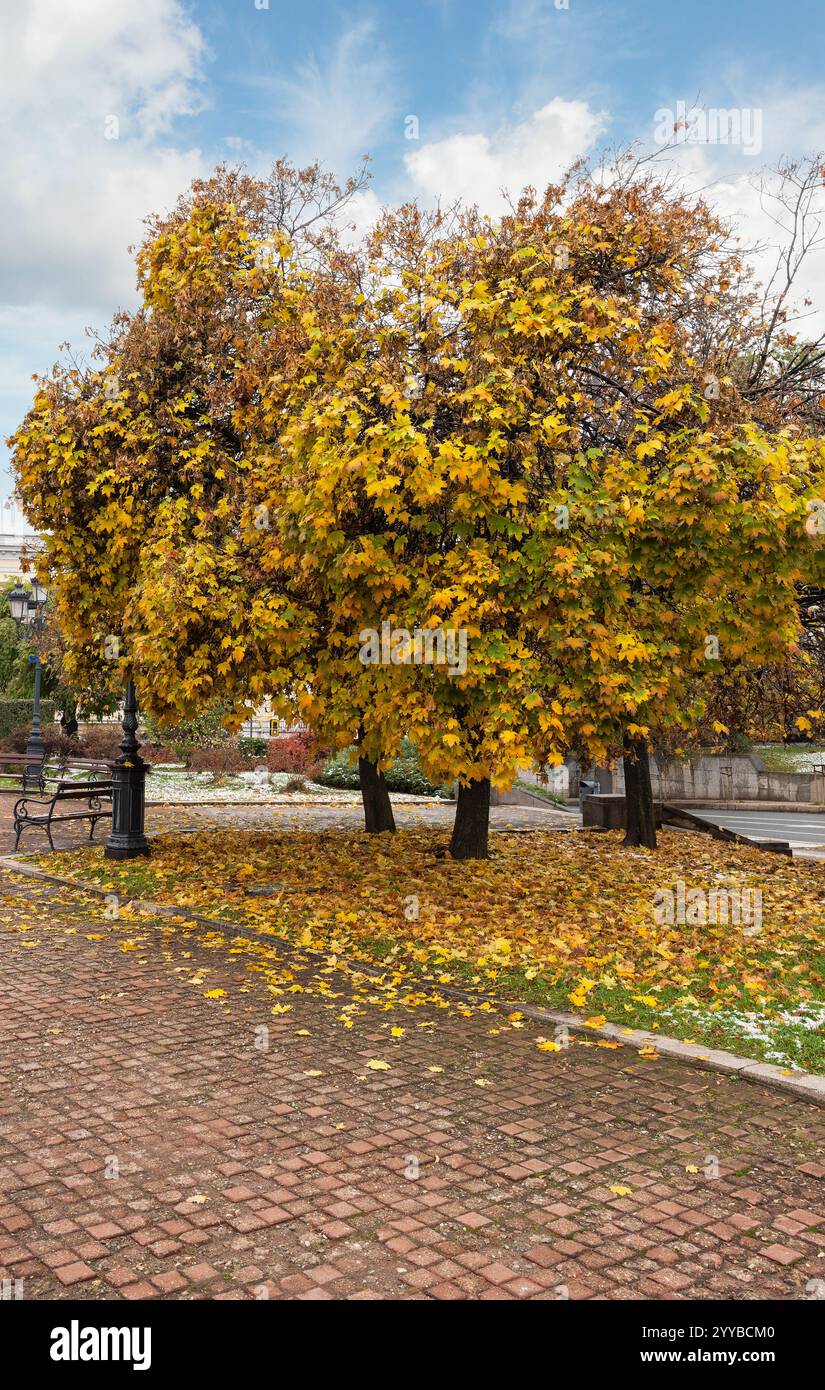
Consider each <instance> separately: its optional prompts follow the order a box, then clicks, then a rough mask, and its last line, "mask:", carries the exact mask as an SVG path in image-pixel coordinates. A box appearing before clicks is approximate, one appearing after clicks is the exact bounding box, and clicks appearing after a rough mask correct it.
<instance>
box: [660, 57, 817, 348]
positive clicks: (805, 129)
mask: <svg viewBox="0 0 825 1390" xmlns="http://www.w3.org/2000/svg"><path fill="white" fill-rule="evenodd" d="M686 104H687V106H688V108H690V107H692V106H694V105H695V106H696V107H697V109H698V108H700V107H703V108H708V109H713V108H714V107H715V108H716V109H724V110H730V109H738V110H739V111H745V110H748V111H750V112H753V113H756V115H757V116H758V122H759V130H760V133H761V136H762V144H761V150H760V151H759V153H758V155H755V154H748V153H747V150H746V147H745V146H744V145H737V144H715V143H701V144H698V143H697V144H692V143H688V144H679V145H677V146H676V147H675V148H674V149H673V150H668V151H665V152H663V155H662V160H663V162H664V163H666V164H669V165H670V166H671V167H672V168H673V170H674V171H675V172H676V173H677V174H678V175H679V176H680V178H681V180H682V184H683V186H684V187H685V188H686V189H690V190H696V191H700V192H701V193H702V195H703V197H704V198H705V200H706V201H707V202H708V204H709V205H710V206H711V207H712V208H713V209H714V211H715V212H716V213H718V215H719V216H720V217H722V218H723V219H725V220H727V221H729V222H730V223H731V224H732V225H733V226H734V228H735V230H736V232H737V233H738V236H739V240H740V246H741V249H742V250H743V251H744V252H745V253H746V255H747V257H748V259H749V261H750V263H751V265H752V266H753V268H754V270H755V272H756V275H757V277H758V278H759V279H760V280H762V281H763V282H764V280H766V279H767V278H768V277H769V276H770V274H771V272H772V271H773V268H774V266H775V264H776V257H777V252H778V249H779V247H780V246H781V245H787V243H788V235H789V232H790V229H791V218H790V216H789V215H788V213H787V212H782V210H781V209H779V208H778V207H777V205H776V204H775V203H773V202H771V200H770V199H769V198H766V197H765V196H764V194H763V192H762V191H761V189H760V184H761V183H762V182H763V180H764V182H765V183H766V185H767V186H768V187H770V185H771V183H772V179H771V175H770V171H771V169H773V168H775V166H776V165H777V164H778V163H779V162H780V161H781V160H783V159H786V158H794V157H799V156H801V155H804V154H806V153H808V154H813V153H815V152H818V151H823V150H825V88H815V89H813V88H807V89H800V90H797V91H788V90H785V89H780V88H777V87H773V88H771V89H769V90H768V91H767V92H765V91H763V92H759V91H758V89H756V88H755V87H754V86H750V85H749V84H747V83H746V82H744V81H742V80H741V79H740V80H739V81H738V82H737V83H736V84H732V85H731V87H730V88H729V89H728V88H726V89H724V90H723V95H722V96H721V97H720V98H719V99H717V98H716V97H715V95H714V98H713V99H711V95H710V93H709V92H708V93H706V94H704V95H703V99H702V101H701V102H691V101H688V102H687V103H686ZM674 107H675V103H674ZM742 124H743V129H744V128H745V126H746V123H745V122H743V123H742ZM751 128H753V121H752V119H751ZM711 129H712V126H711ZM652 130H653V120H652V119H651V132H652ZM644 134H645V136H648V135H649V132H644ZM816 201H817V203H818V215H819V217H820V218H821V221H822V230H823V232H824V233H825V192H822V193H821V194H820V196H819V198H818V200H816ZM777 215H778V216H779V218H780V221H781V222H782V223H783V224H784V229H783V227H780V226H777V224H776V222H775V221H774V220H773V219H774V217H776V216H777ZM806 297H808V298H809V299H810V300H811V301H812V305H811V307H810V308H806V307H805V305H804V299H805V298H806ZM791 303H792V306H795V307H796V309H797V310H798V311H799V313H800V314H801V315H803V316H804V317H803V318H802V319H801V320H800V321H799V322H798V323H797V324H796V325H795V329H796V331H798V332H800V333H802V334H803V335H805V336H807V335H817V334H819V333H822V332H824V331H825V247H820V248H814V250H813V251H812V252H811V254H810V255H809V256H808V257H807V259H806V261H805V262H804V264H803V267H802V269H801V271H800V274H799V277H798V279H797V282H796V284H795V288H794V292H793V297H792V301H791Z"/></svg>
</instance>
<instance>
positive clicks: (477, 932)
mask: <svg viewBox="0 0 825 1390" xmlns="http://www.w3.org/2000/svg"><path fill="white" fill-rule="evenodd" d="M491 846H492V855H491V858H490V859H489V860H488V861H486V862H474V863H467V864H456V863H455V862H453V861H452V860H450V859H449V858H446V857H444V835H443V832H442V831H438V830H417V829H416V830H402V831H400V832H399V833H398V834H397V835H396V836H394V837H390V836H382V837H380V839H379V838H376V837H371V836H367V835H364V834H360V833H357V832H354V831H348V830H340V831H325V832H323V833H319V832H317V831H289V832H287V833H285V834H282V835H281V834H277V833H276V834H273V833H260V834H256V833H245V834H244V833H239V832H237V831H233V832H231V833H229V832H221V831H208V832H204V833H201V834H190V835H177V836H176V835H168V836H162V837H160V838H159V839H156V840H154V841H153V844H152V857H151V859H150V860H149V861H131V862H127V863H123V864H118V863H112V862H110V861H105V860H103V858H102V856H101V851H100V849H99V848H95V847H93V848H91V849H83V850H73V851H67V852H65V853H64V854H62V855H61V856H60V865H61V871H64V872H67V873H68V874H70V875H74V876H77V877H79V878H83V879H86V880H88V881H93V882H96V883H98V884H100V885H103V886H105V887H106V888H107V889H109V890H110V891H111V892H113V893H116V894H118V895H119V896H120V897H121V898H124V897H127V896H130V895H135V896H140V897H145V898H153V899H155V900H157V901H160V902H165V903H172V904H176V905H178V906H180V907H181V908H183V909H189V910H190V911H198V912H202V913H204V914H206V915H208V916H212V917H222V918H228V919H232V920H235V921H238V922H242V923H244V924H245V925H246V926H248V927H252V928H256V929H261V930H263V931H264V932H266V933H267V934H268V933H274V934H276V935H277V936H279V937H284V938H286V939H288V940H291V941H293V942H295V943H296V944H298V945H300V947H301V948H303V949H317V950H319V951H321V952H324V953H327V954H331V955H333V956H344V957H348V958H350V959H353V960H360V961H378V962H381V963H382V964H383V965H384V966H386V967H387V968H388V969H392V970H393V971H394V972H397V973H398V974H399V977H400V978H405V977H408V978H409V979H410V981H411V982H412V981H413V980H418V981H421V980H422V979H426V980H427V981H429V982H430V983H432V984H434V985H436V986H449V985H453V986H465V985H469V986H471V987H472V988H473V990H474V991H478V990H482V991H485V992H490V993H493V994H495V995H497V996H499V997H504V998H516V997H518V998H527V999H531V1000H533V1001H537V1002H541V1003H546V1004H549V1005H553V1006H556V1007H563V1008H566V1009H570V1008H572V1009H574V1010H576V1011H577V1012H581V1013H583V1014H584V1015H585V1016H586V1017H587V1018H588V1019H591V1018H592V1019H594V1020H597V1021H599V1022H600V1021H602V1018H606V1019H607V1020H608V1021H610V1022H613V1023H618V1024H625V1025H628V1026H640V1027H645V1028H654V1029H656V1028H659V1029H660V1030H661V1032H662V1033H663V1034H670V1035H675V1036H677V1037H680V1038H683V1039H693V1040H696V1041H697V1042H705V1043H708V1044H713V1045H716V1046H725V1047H728V1048H730V1049H731V1050H733V1051H737V1052H739V1053H742V1054H746V1055H750V1056H754V1057H761V1058H765V1059H767V1060H770V1061H776V1062H780V1063H784V1064H787V1065H797V1066H801V1067H805V1068H807V1069H810V1070H814V1071H822V1072H825V987H824V977H825V969H823V966H825V899H824V898H823V876H822V875H823V870H822V867H821V866H820V865H819V864H818V863H816V862H806V861H799V860H796V861H794V860H789V859H786V858H783V857H781V856H772V855H767V854H763V853H760V852H759V851H757V850H749V849H745V848H741V847H739V846H731V845H726V844H724V843H721V842H717V841H713V840H710V839H709V838H706V837H704V836H698V835H697V836H694V835H686V834H680V833H677V832H665V833H664V834H663V835H662V837H661V847H660V850H659V851H658V852H657V853H656V854H649V853H647V852H646V851H642V850H639V851H631V850H625V849H622V848H621V846H620V843H619V836H618V835H596V834H587V833H580V834H570V833H553V832H549V831H548V832H542V831H537V832H532V833H527V834H525V833H519V834H493V835H492V837H491ZM39 862H41V863H42V865H43V866H44V867H47V868H48V869H50V870H51V871H54V869H55V868H56V864H55V859H54V858H52V857H50V856H49V857H46V856H43V857H42V858H41V860H40V861H39ZM679 880H681V881H682V882H683V883H684V885H685V890H686V891H687V892H689V890H691V889H694V888H699V889H702V890H704V892H706V893H708V892H710V890H712V889H716V890H717V891H718V890H720V889H726V890H728V891H729V892H734V893H740V894H741V893H742V891H743V890H744V889H746V888H748V889H751V890H759V891H761V893H762V922H761V927H760V928H759V930H758V931H757V932H756V933H755V934H749V932H748V931H746V930H745V929H744V927H743V925H735V924H732V923H719V924H712V923H711V924H701V923H700V922H696V923H690V922H681V923H680V922H678V921H676V922H673V923H672V924H668V923H666V922H657V920H656V916H655V912H654V909H655V907H656V905H657V902H659V901H660V900H659V899H657V897H656V894H657V892H659V893H660V892H661V891H662V890H665V889H672V890H673V891H674V893H675V892H676V887H677V883H678V882H679ZM660 915H661V914H660ZM750 930H751V931H752V930H753V929H752V927H751V928H750Z"/></svg>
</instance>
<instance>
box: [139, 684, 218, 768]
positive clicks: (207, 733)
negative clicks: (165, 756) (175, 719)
mask: <svg viewBox="0 0 825 1390" xmlns="http://www.w3.org/2000/svg"><path fill="white" fill-rule="evenodd" d="M227 709H228V707H227V706H226V705H224V704H223V703H222V702H221V701H219V700H216V701H215V703H214V704H212V705H208V706H207V707H206V708H205V709H204V711H203V713H202V714H199V715H197V716H196V718H194V719H184V720H182V721H181V723H180V724H175V725H174V727H172V728H162V727H161V725H160V724H158V723H157V721H156V720H154V719H153V718H152V717H151V716H150V715H147V716H146V718H145V720H144V724H145V728H146V734H147V737H148V739H149V741H150V742H151V743H161V744H163V743H165V744H166V746H167V747H171V748H173V749H174V751H175V754H176V757H177V759H178V760H179V761H180V762H185V763H186V764H187V766H188V765H189V758H190V754H191V753H192V750H193V749H194V748H216V747H222V746H223V745H224V744H227V743H234V745H235V751H236V753H237V743H236V742H235V740H234V738H233V735H232V734H230V732H229V730H228V729H225V728H224V726H223V722H222V721H223V716H224V714H225V713H226V712H227Z"/></svg>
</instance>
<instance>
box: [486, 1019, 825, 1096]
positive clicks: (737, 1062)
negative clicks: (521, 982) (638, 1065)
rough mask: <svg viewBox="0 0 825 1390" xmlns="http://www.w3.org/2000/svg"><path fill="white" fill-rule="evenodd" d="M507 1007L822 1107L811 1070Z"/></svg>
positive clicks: (818, 1081)
mask: <svg viewBox="0 0 825 1390" xmlns="http://www.w3.org/2000/svg"><path fill="white" fill-rule="evenodd" d="M509 1007H511V1008H513V1009H518V1010H519V1011H520V1012H521V1013H523V1014H524V1015H525V1016H526V1017H527V1018H534V1019H536V1020H538V1021H539V1022H543V1023H553V1024H556V1025H559V1024H562V1025H564V1026H565V1027H567V1028H570V1029H572V1030H573V1031H574V1032H576V1033H587V1034H589V1035H590V1036H591V1037H594V1038H604V1039H605V1040H608V1041H610V1042H620V1043H624V1044H626V1045H627V1046H628V1047H655V1049H656V1051H657V1052H659V1053H661V1055H662V1056H663V1057H672V1058H673V1059H674V1061H677V1062H688V1063H690V1065H691V1066H694V1067H700V1068H702V1069H703V1070H704V1071H719V1072H724V1073H726V1074H727V1075H728V1076H741V1077H742V1078H743V1079H744V1080H745V1081H756V1082H758V1083H759V1084H760V1085H761V1086H771V1087H773V1089H775V1090H778V1091H786V1092H787V1093H788V1094H789V1095H794V1096H797V1097H798V1098H800V1099H804V1100H810V1101H813V1102H814V1104H815V1105H822V1106H825V1076H816V1075H815V1074H814V1073H813V1072H809V1071H794V1072H791V1073H788V1072H787V1070H785V1069H783V1068H782V1067H777V1066H774V1065H773V1064H772V1063H771V1062H755V1061H754V1060H753V1058H752V1057H739V1056H737V1054H736V1053H735V1052H725V1051H723V1050H722V1049H721V1048H708V1047H704V1046H703V1045H702V1043H685V1042H680V1041H679V1039H678V1038H668V1037H663V1036H662V1035H661V1034H659V1033H651V1032H648V1030H647V1029H644V1028H620V1027H619V1025H618V1024H616V1023H605V1024H604V1026H603V1027H602V1028H590V1027H587V1026H586V1025H585V1022H584V1019H583V1017H582V1015H581V1014H568V1013H565V1012H564V1011H563V1010H561V1009H542V1008H541V1007H539V1006H538V1005H534V1004H524V1003H521V1002H520V1001H515V1002H513V1003H512V1004H510V1005H509Z"/></svg>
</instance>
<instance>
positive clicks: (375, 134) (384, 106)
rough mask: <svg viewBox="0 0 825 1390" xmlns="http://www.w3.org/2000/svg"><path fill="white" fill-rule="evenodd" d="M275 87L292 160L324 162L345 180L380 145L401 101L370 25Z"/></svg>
mask: <svg viewBox="0 0 825 1390" xmlns="http://www.w3.org/2000/svg"><path fill="white" fill-rule="evenodd" d="M272 87H273V90H274V93H275V98H276V102H277V106H278V116H279V118H280V122H281V123H282V124H284V125H286V126H287V127H288V128H289V129H290V130H291V132H292V136H293V139H292V153H293V155H294V157H295V158H296V159H298V160H299V161H300V160H305V159H309V160H314V159H320V160H321V161H322V163H325V164H327V165H329V166H330V167H331V168H332V169H333V170H334V171H335V173H336V174H338V175H339V176H343V177H346V176H347V175H348V174H350V173H351V172H352V169H353V166H354V164H355V163H356V162H357V161H359V160H360V158H361V156H362V155H364V154H367V153H368V152H369V150H370V148H371V147H372V146H373V145H374V144H375V143H376V140H377V139H378V138H379V135H380V132H381V129H382V127H383V126H384V125H385V124H386V122H387V121H388V120H389V118H390V116H391V114H392V112H393V110H394V109H395V106H396V103H397V94H396V86H395V79H394V76H393V70H392V65H391V63H390V60H389V58H388V56H387V53H386V50H385V48H384V45H383V44H382V43H381V41H380V39H379V37H378V35H377V34H376V31H375V26H374V25H373V24H371V23H369V22H367V21H364V22H361V23H357V24H354V25H352V27H351V28H349V29H347V30H346V31H345V32H344V33H343V34H342V35H341V36H340V38H339V39H338V41H337V43H336V44H335V45H334V46H333V48H332V49H331V51H330V52H329V53H328V54H327V55H326V56H325V58H324V60H323V61H319V60H318V59H317V58H316V57H314V56H313V57H310V58H308V59H307V60H306V61H305V62H303V63H301V64H299V65H298V66H297V67H296V68H295V70H294V72H293V74H292V76H290V77H279V78H277V79H275V81H274V82H273V84H272ZM399 132H400V122H399Z"/></svg>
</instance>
